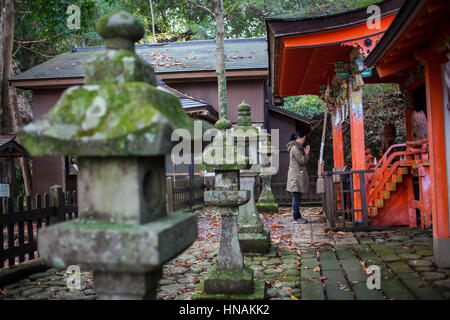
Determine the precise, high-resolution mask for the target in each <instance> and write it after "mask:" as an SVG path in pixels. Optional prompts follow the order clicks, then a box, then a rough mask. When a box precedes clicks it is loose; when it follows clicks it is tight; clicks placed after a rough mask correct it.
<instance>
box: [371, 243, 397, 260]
mask: <svg viewBox="0 0 450 320" xmlns="http://www.w3.org/2000/svg"><path fill="white" fill-rule="evenodd" d="M371 248H372V249H373V250H374V251H375V252H376V253H377V254H378V255H379V256H380V257H381V258H382V259H383V260H384V261H386V262H391V261H399V260H401V259H400V257H399V256H398V255H397V254H395V252H394V251H393V250H392V249H391V248H389V247H388V246H385V245H383V244H373V245H371Z"/></svg>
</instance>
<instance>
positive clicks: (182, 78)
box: [10, 69, 269, 89]
mask: <svg viewBox="0 0 450 320" xmlns="http://www.w3.org/2000/svg"><path fill="white" fill-rule="evenodd" d="M156 75H157V76H158V77H161V78H162V79H163V80H165V81H166V82H167V83H175V82H186V80H189V81H191V82H192V81H194V82H195V81H210V80H212V79H217V75H216V72H215V71H205V72H167V73H157V74H156ZM268 75H269V71H268V70H267V69H253V70H231V71H227V79H231V80H236V79H239V80H241V79H242V80H246V79H266V78H267V77H268ZM10 82H11V85H12V86H13V87H16V88H23V89H34V88H39V89H44V88H68V87H70V86H75V85H83V84H84V77H77V78H59V79H30V80H15V81H10Z"/></svg>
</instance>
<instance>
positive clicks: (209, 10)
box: [188, 0, 216, 17]
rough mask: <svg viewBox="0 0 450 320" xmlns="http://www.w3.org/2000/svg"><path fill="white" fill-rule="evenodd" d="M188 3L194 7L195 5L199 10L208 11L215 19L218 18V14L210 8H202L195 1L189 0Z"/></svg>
mask: <svg viewBox="0 0 450 320" xmlns="http://www.w3.org/2000/svg"><path fill="white" fill-rule="evenodd" d="M188 2H190V3H192V4H193V5H195V6H196V7H198V8H202V9H203V10H206V11H207V12H208V13H209V14H211V15H212V16H213V17H215V16H216V14H215V13H214V12H213V11H212V10H211V9H209V8H207V7H205V6H202V5H201V4H198V3H197V2H195V1H193V0H188Z"/></svg>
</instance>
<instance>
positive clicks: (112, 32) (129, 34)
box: [95, 9, 145, 42]
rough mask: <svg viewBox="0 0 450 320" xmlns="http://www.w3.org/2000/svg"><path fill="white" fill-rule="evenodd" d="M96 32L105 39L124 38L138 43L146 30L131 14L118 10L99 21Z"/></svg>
mask: <svg viewBox="0 0 450 320" xmlns="http://www.w3.org/2000/svg"><path fill="white" fill-rule="evenodd" d="M95 31H96V32H97V33H98V34H99V35H100V36H101V37H102V38H104V39H113V38H124V39H129V40H131V41H133V42H137V41H139V40H140V39H142V37H143V36H144V33H145V29H144V27H143V26H142V24H141V23H140V21H139V20H138V19H136V18H135V17H134V16H133V15H132V14H131V13H128V12H126V11H124V10H121V9H117V10H115V11H113V12H111V13H109V14H107V15H105V16H103V17H102V18H100V19H99V20H98V21H97V24H96V26H95Z"/></svg>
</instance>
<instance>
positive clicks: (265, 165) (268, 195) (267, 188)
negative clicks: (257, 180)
mask: <svg viewBox="0 0 450 320" xmlns="http://www.w3.org/2000/svg"><path fill="white" fill-rule="evenodd" d="M260 140H261V147H260V148H259V150H258V152H259V154H260V155H261V159H262V160H261V162H262V163H261V182H262V188H261V189H262V190H261V194H260V195H259V199H258V202H257V203H256V208H257V209H258V212H259V213H278V204H277V203H276V202H275V197H274V196H273V192H272V186H271V181H272V175H274V174H275V172H274V168H272V165H271V159H272V155H276V154H277V152H278V150H276V148H275V147H274V146H272V145H271V143H270V133H264V134H260Z"/></svg>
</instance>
